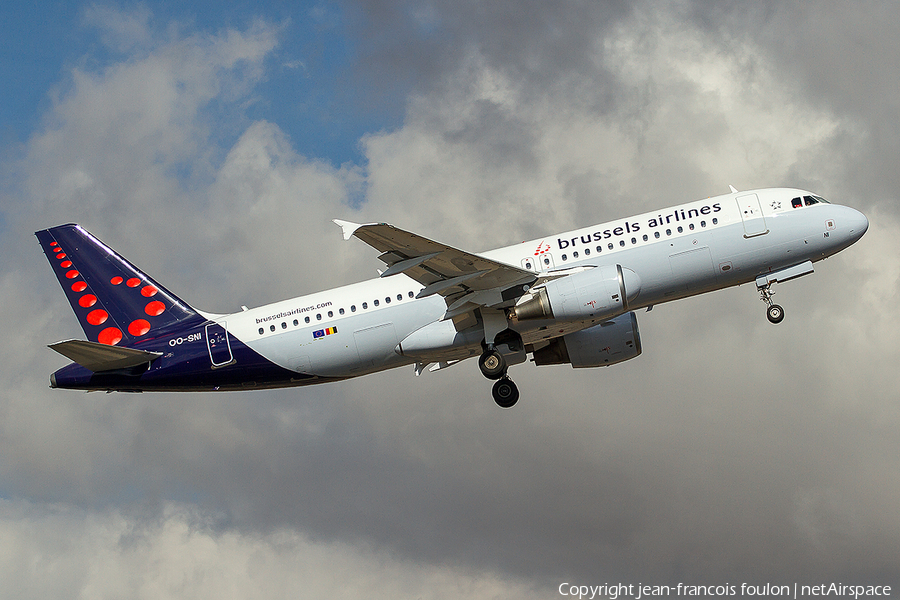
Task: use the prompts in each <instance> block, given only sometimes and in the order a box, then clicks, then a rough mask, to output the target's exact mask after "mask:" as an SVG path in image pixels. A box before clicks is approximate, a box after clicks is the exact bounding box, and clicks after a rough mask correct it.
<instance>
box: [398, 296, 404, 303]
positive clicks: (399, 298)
mask: <svg viewBox="0 0 900 600" xmlns="http://www.w3.org/2000/svg"><path fill="white" fill-rule="evenodd" d="M401 300H403V294H397V302H400V301H401Z"/></svg>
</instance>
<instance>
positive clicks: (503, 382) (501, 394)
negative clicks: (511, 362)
mask: <svg viewBox="0 0 900 600" xmlns="http://www.w3.org/2000/svg"><path fill="white" fill-rule="evenodd" d="M491 394H493V396H494V402H496V403H497V406H499V407H500V408H512V407H513V406H515V404H516V402H518V401H519V388H518V387H516V384H515V383H513V381H512V379H510V378H509V377H506V376H503V377H501V378H500V379H498V380H497V382H496V383H495V384H494V388H493V389H492V390H491Z"/></svg>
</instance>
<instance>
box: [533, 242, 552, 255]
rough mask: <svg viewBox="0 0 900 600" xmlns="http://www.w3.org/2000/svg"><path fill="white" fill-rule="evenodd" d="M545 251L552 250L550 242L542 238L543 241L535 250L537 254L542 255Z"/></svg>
mask: <svg viewBox="0 0 900 600" xmlns="http://www.w3.org/2000/svg"><path fill="white" fill-rule="evenodd" d="M545 252H550V244H548V243H547V242H545V241H543V240H541V243H540V244H538V247H537V250H535V251H534V255H535V256H540V255H541V254H543V253H545Z"/></svg>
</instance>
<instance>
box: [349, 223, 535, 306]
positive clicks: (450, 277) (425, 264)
mask: <svg viewBox="0 0 900 600" xmlns="http://www.w3.org/2000/svg"><path fill="white" fill-rule="evenodd" d="M334 222H335V223H336V224H337V225H339V226H340V227H341V229H343V231H344V239H345V240H349V239H350V238H351V237H357V238H359V239H360V240H362V241H364V242H365V243H367V244H368V245H370V246H372V247H373V248H375V249H376V250H378V251H379V252H381V255H380V256H379V257H378V258H379V259H380V260H381V261H383V262H384V263H385V264H386V265H387V266H388V268H387V270H385V271H384V272H383V273H382V274H381V276H382V277H390V276H391V275H396V274H398V273H404V274H406V275H407V276H408V277H411V278H412V279H415V280H416V281H418V282H419V283H421V284H422V285H424V286H425V287H424V288H423V289H422V291H420V292H419V294H418V295H417V296H416V297H417V298H424V297H425V296H431V295H433V294H439V295H441V296H443V297H444V298H445V299H446V300H447V312H446V314H445V315H444V319H449V318H452V317H454V316H456V315H460V314H463V313H466V312H469V311H472V310H475V309H476V308H481V307H488V308H504V307H507V306H511V305H513V304H514V303H515V301H516V299H518V298H519V297H520V296H522V295H523V294H524V293H525V292H526V291H528V289H529V288H530V287H531V286H532V285H533V284H534V283H535V282H536V281H537V279H538V276H537V274H536V273H533V272H531V271H528V270H525V269H520V268H519V267H514V266H512V265H509V264H506V263H502V262H497V261H495V260H491V259H489V258H484V257H483V256H479V255H477V254H472V253H470V252H465V251H463V250H459V249H457V248H454V247H452V246H447V245H446V244H442V243H440V242H435V241H433V240H429V239H428V238H424V237H421V236H419V235H416V234H414V233H410V232H408V231H404V230H402V229H398V228H397V227H394V226H393V225H389V224H387V223H371V224H368V225H359V224H357V223H350V222H349V221H341V220H338V219H335V220H334Z"/></svg>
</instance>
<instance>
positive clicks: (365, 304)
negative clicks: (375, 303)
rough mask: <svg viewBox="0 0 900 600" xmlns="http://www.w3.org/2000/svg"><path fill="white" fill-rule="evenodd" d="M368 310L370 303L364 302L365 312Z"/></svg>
mask: <svg viewBox="0 0 900 600" xmlns="http://www.w3.org/2000/svg"><path fill="white" fill-rule="evenodd" d="M367 308H369V303H368V302H363V310H366V309H367Z"/></svg>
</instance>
